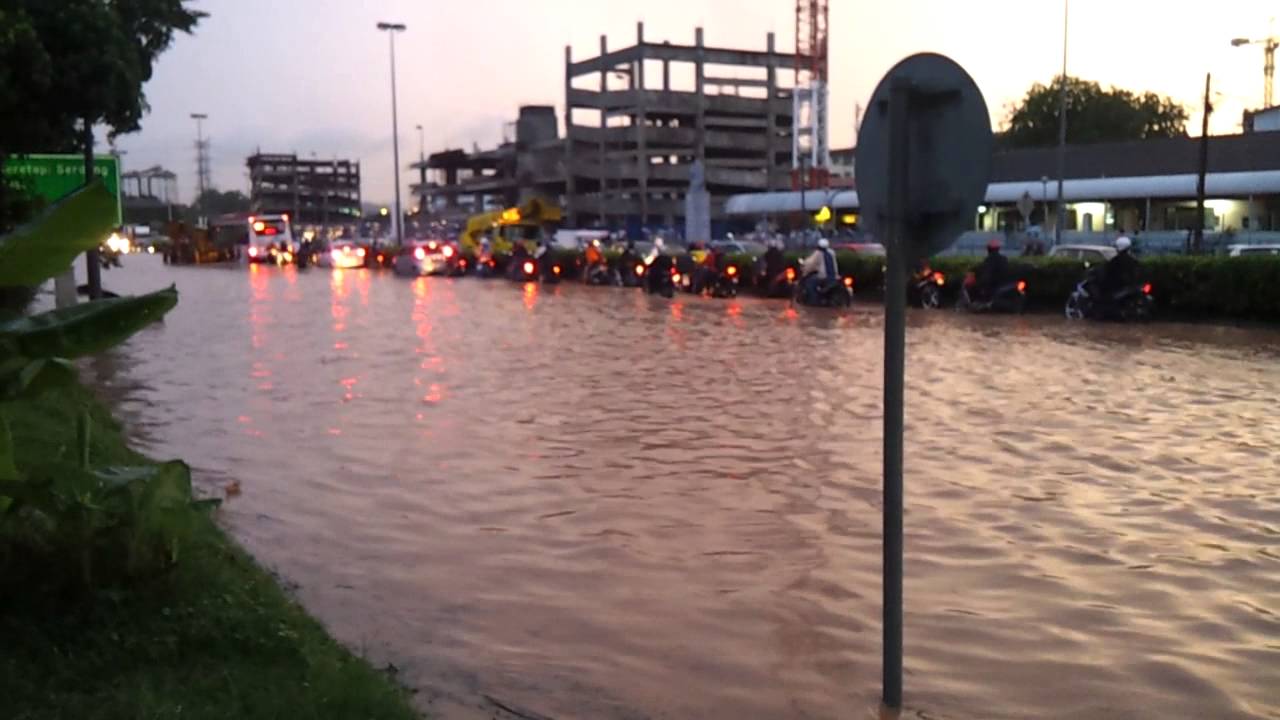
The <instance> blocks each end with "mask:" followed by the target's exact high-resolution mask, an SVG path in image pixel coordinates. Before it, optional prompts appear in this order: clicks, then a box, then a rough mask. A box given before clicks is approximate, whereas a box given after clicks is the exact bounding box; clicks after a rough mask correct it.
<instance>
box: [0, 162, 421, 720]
mask: <svg viewBox="0 0 1280 720" xmlns="http://www.w3.org/2000/svg"><path fill="white" fill-rule="evenodd" d="M113 205H114V198H112V197H111V195H110V194H109V193H108V192H107V191H106V190H105V188H103V186H102V185H101V183H97V182H95V183H94V184H92V185H90V186H88V187H86V188H85V189H82V190H80V191H78V192H77V193H75V194H73V195H72V196H70V197H69V198H67V199H65V200H63V201H61V202H59V203H57V204H55V205H53V206H51V207H50V208H48V209H47V210H46V211H45V212H43V213H42V214H41V215H39V216H38V217H37V218H36V219H35V220H33V221H32V222H31V223H28V224H27V225H24V226H22V227H19V228H18V229H16V230H15V231H13V232H11V233H9V234H7V235H4V236H0V286H13V287H32V286H36V285H39V284H40V283H42V282H44V281H45V280H47V279H48V278H49V277H50V276H51V275H53V274H55V273H57V272H59V271H60V270H61V269H62V268H65V267H66V266H67V265H68V264H69V263H70V262H71V260H72V259H73V258H74V257H76V256H77V255H78V254H79V253H81V252H83V251H84V250H85V249H86V248H87V247H92V246H94V245H96V244H97V242H98V239H99V238H101V237H102V236H103V235H105V234H106V232H107V231H108V230H109V228H110V226H111V224H112V222H113V219H114V218H113ZM177 302H178V293H177V290H176V289H174V288H172V287H170V288H166V289H161V290H158V291H156V292H153V293H149V294H147V295H141V296H137V297H120V298H112V299H107V300H96V301H93V302H88V303H83V304H80V305H75V306H72V307H68V308H62V309H57V310H52V311H48V312H44V313H40V314H37V315H31V316H23V315H15V314H13V313H6V314H5V316H4V317H3V318H0V578H3V582H0V638H3V639H4V641H3V642H2V643H0V698H3V703H2V705H0V707H3V709H4V711H3V715H4V717H6V718H31V719H32V720H34V719H35V718H41V719H47V718H76V719H77V720H79V719H82V718H211V719H212V718H283V717H297V718H354V717H361V718H411V717H414V716H415V714H414V711H413V710H412V708H411V706H410V703H409V700H408V693H407V692H405V691H404V690H403V689H402V688H399V687H397V686H396V685H395V683H393V682H392V681H391V679H390V678H388V677H386V676H385V675H384V674H382V673H380V672H378V671H377V670H375V669H374V668H372V667H371V666H370V665H369V664H368V663H366V662H364V661H363V660H360V659H358V658H356V657H354V656H352V655H351V654H350V653H349V652H348V651H347V650H345V649H344V648H342V647H341V646H339V645H338V644H337V643H335V642H334V641H333V640H332V639H330V638H329V637H328V635H326V633H325V631H324V629H323V628H322V627H321V626H320V625H319V624H318V623H317V622H315V621H314V620H312V619H310V618H309V617H308V616H307V615H306V614H305V613H304V612H303V610H302V609H301V608H300V607H299V606H298V605H297V604H296V603H294V602H293V601H291V600H290V599H289V598H288V597H286V596H285V594H284V593H283V592H282V591H281V590H280V588H279V587H278V586H277V585H276V583H275V582H274V580H273V579H272V578H271V576H270V575H268V574H267V573H266V572H264V571H263V570H262V569H261V568H259V567H258V566H257V565H255V564H254V563H253V561H252V560H250V559H249V558H248V557H247V556H246V555H245V553H244V552H243V551H241V550H240V549H239V548H237V547H236V546H235V545H234V543H232V542H231V541H230V540H229V539H228V538H227V537H226V535H224V534H223V533H222V531H221V530H220V529H219V528H218V527H217V526H216V524H215V523H214V520H213V518H212V514H213V513H214V512H215V511H216V507H217V501H216V500H199V499H196V498H195V497H193V495H192V488H191V471H190V468H188V467H187V465H186V464H185V463H183V462H182V461H179V460H173V461H169V462H163V463H158V462H153V461H151V460H148V459H147V458H144V457H142V456H140V455H138V454H137V453H135V452H133V451H131V450H130V449H129V448H128V447H127V445H126V444H125V442H124V439H123V436H122V434H121V430H120V428H119V426H118V425H117V424H116V423H115V422H114V421H113V420H112V419H111V417H110V415H109V414H108V413H107V412H106V411H105V410H104V409H103V408H102V407H101V406H100V405H99V404H98V403H97V402H96V401H95V400H94V399H93V397H92V395H91V394H90V393H89V392H88V391H87V390H86V389H85V388H83V387H81V386H80V385H79V384H78V382H77V380H76V371H75V366H74V364H73V362H72V361H73V360H74V359H76V358H79V357H84V356H86V355H91V354H94V353H98V352H101V351H103V350H106V349H108V348H110V347H112V346H114V345H116V344H118V343H120V342H122V341H124V340H125V339H127V338H128V337H130V336H131V335H133V334H134V333H135V332H137V331H138V330H140V329H141V328H143V327H145V326H147V325H149V324H151V323H153V322H156V321H157V320H159V319H161V318H162V317H163V316H164V314H165V313H167V312H168V311H169V310H170V309H172V308H173V307H174V306H175V305H176V304H177Z"/></svg>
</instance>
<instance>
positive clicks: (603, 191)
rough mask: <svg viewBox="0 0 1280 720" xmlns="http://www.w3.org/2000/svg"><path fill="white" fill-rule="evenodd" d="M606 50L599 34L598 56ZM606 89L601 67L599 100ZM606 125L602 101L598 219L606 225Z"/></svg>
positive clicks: (604, 40) (607, 183)
mask: <svg viewBox="0 0 1280 720" xmlns="http://www.w3.org/2000/svg"><path fill="white" fill-rule="evenodd" d="M608 52H609V42H608V39H607V38H606V37H605V36H604V35H601V36H600V57H604V56H605V55H606V54H607V53H608ZM608 91H609V71H608V69H601V70H600V94H601V100H603V99H604V93H606V92H608ZM608 127H609V112H608V111H607V110H605V108H604V107H603V102H602V103H601V108H600V145H599V149H598V150H599V158H600V219H601V220H604V221H605V224H606V225H607V224H608V215H607V208H606V207H605V205H606V203H608V201H609V179H608V178H607V177H606V175H607V173H608V164H607V163H608V158H607V157H606V156H605V151H606V149H607V143H606V141H605V133H607V132H608V129H607V128H608Z"/></svg>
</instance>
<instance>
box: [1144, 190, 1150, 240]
mask: <svg viewBox="0 0 1280 720" xmlns="http://www.w3.org/2000/svg"><path fill="white" fill-rule="evenodd" d="M1150 230H1151V198H1147V203H1146V208H1144V209H1143V211H1142V231H1143V232H1150Z"/></svg>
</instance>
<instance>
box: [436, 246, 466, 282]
mask: <svg viewBox="0 0 1280 720" xmlns="http://www.w3.org/2000/svg"><path fill="white" fill-rule="evenodd" d="M440 252H441V254H442V255H444V274H445V275H447V276H449V277H462V276H463V275H466V274H467V270H469V269H470V267H471V261H470V260H468V259H467V256H466V255H463V254H462V253H461V252H460V251H459V250H458V248H456V247H454V246H453V245H445V246H444V247H443V248H441V250H440Z"/></svg>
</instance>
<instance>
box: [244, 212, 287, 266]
mask: <svg viewBox="0 0 1280 720" xmlns="http://www.w3.org/2000/svg"><path fill="white" fill-rule="evenodd" d="M297 252H298V245H297V243H295V242H294V239H293V228H292V226H291V225H290V224H289V215H288V213H285V214H283V215H250V216H249V247H248V250H247V253H248V256H249V262H251V263H253V262H259V263H260V262H269V263H278V264H285V263H291V262H293V258H294V256H295V255H296V254H297Z"/></svg>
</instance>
